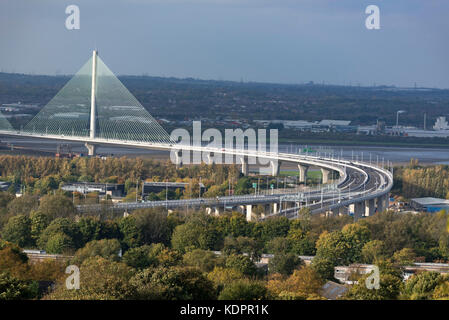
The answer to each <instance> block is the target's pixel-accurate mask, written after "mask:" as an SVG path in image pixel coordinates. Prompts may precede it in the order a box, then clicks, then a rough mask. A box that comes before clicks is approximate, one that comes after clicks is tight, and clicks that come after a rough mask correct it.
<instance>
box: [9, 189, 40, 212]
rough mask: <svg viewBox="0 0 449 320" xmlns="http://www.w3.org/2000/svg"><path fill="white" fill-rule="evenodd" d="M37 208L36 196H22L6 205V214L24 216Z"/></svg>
mask: <svg viewBox="0 0 449 320" xmlns="http://www.w3.org/2000/svg"><path fill="white" fill-rule="evenodd" d="M38 206H39V201H38V198H37V197H36V196H31V195H27V194H24V195H23V196H21V197H18V198H15V199H14V200H12V201H11V202H10V203H9V204H8V212H9V213H10V214H13V215H17V214H26V215H29V214H30V212H31V211H32V210H36V209H37V208H38Z"/></svg>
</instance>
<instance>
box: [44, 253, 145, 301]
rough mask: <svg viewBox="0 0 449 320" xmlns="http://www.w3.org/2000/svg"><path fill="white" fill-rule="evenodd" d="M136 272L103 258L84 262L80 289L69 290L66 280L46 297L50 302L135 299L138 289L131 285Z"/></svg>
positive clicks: (81, 267) (81, 270) (122, 264)
mask: <svg viewBox="0 0 449 320" xmlns="http://www.w3.org/2000/svg"><path fill="white" fill-rule="evenodd" d="M134 273H135V271H134V269H132V268H131V267H129V266H127V265H126V264H124V263H121V262H115V261H111V260H108V259H104V258H102V257H98V256H97V257H92V258H88V259H86V260H84V262H83V264H82V265H81V266H80V289H79V290H67V289H66V287H65V279H64V280H63V281H61V282H58V284H57V285H56V289H55V290H54V291H53V292H51V293H50V294H49V295H47V296H46V297H45V299H48V300H124V299H135V298H136V289H135V287H134V286H133V285H132V284H131V283H130V280H131V278H132V276H133V275H134Z"/></svg>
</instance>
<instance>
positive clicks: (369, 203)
mask: <svg viewBox="0 0 449 320" xmlns="http://www.w3.org/2000/svg"><path fill="white" fill-rule="evenodd" d="M374 211H375V205H374V199H370V200H365V216H367V217H369V216H372V215H373V214H374Z"/></svg>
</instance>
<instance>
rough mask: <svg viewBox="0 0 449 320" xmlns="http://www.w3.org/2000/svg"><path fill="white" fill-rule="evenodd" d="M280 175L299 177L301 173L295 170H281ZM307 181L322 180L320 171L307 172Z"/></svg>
mask: <svg viewBox="0 0 449 320" xmlns="http://www.w3.org/2000/svg"><path fill="white" fill-rule="evenodd" d="M280 175H281V176H297V175H299V172H298V171H295V170H281V172H280ZM307 179H312V180H320V179H321V171H320V170H309V171H307Z"/></svg>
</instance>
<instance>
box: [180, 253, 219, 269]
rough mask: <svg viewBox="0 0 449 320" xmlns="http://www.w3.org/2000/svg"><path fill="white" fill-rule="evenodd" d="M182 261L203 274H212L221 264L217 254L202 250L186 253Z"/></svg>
mask: <svg viewBox="0 0 449 320" xmlns="http://www.w3.org/2000/svg"><path fill="white" fill-rule="evenodd" d="M182 260H183V263H184V264H185V265H186V266H191V267H197V268H198V269H200V270H201V271H202V272H210V271H211V270H212V269H214V267H215V266H216V265H217V264H218V263H219V261H218V260H219V259H218V258H217V256H216V255H215V253H213V252H212V251H207V250H201V249H195V250H192V251H189V252H187V253H185V254H184V256H183V258H182Z"/></svg>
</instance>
